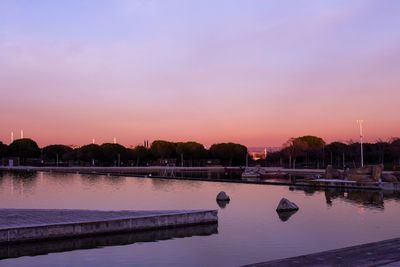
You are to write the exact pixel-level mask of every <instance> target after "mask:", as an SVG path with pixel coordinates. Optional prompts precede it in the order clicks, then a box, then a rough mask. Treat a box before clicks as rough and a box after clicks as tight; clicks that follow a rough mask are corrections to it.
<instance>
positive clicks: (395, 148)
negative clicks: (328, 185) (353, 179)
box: [263, 136, 400, 170]
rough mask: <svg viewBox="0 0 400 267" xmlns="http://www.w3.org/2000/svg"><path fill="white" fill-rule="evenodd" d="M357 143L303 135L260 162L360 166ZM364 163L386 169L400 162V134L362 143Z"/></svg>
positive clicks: (392, 167) (359, 149)
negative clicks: (328, 142)
mask: <svg viewBox="0 0 400 267" xmlns="http://www.w3.org/2000/svg"><path fill="white" fill-rule="evenodd" d="M360 147H361V146H360V143H357V142H353V141H349V142H347V143H343V142H332V143H330V144H327V143H326V142H325V141H324V140H323V139H322V138H320V137H317V136H302V137H297V138H291V139H289V140H288V141H287V142H286V143H285V144H284V145H283V147H282V149H281V150H279V151H276V152H273V153H270V154H268V156H267V158H266V159H265V161H264V162H263V163H264V164H265V165H266V166H284V167H288V168H318V169H319V168H325V167H326V166H327V165H332V166H333V167H335V168H339V169H344V168H346V167H350V168H356V167H359V165H360V162H361V148H360ZM363 152H364V163H365V164H383V165H384V166H385V169H387V170H396V169H399V166H400V138H392V139H391V140H388V141H382V140H379V141H377V142H376V143H365V144H363Z"/></svg>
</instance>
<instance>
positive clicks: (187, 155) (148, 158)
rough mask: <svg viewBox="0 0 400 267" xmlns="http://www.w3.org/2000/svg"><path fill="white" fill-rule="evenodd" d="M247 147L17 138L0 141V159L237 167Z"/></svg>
mask: <svg viewBox="0 0 400 267" xmlns="http://www.w3.org/2000/svg"><path fill="white" fill-rule="evenodd" d="M246 155H247V148H246V147H245V146H243V145H241V144H235V143H219V144H214V145H212V146H211V147H210V148H209V149H206V148H205V147H204V145H202V144H200V143H197V142H169V141H164V140H156V141H154V142H153V143H152V144H151V145H150V146H149V147H147V146H141V145H140V146H136V147H135V148H127V147H124V146H123V145H121V144H114V143H104V144H101V145H97V144H88V145H84V146H81V147H79V148H72V147H70V146H67V145H62V144H56V145H48V146H45V147H43V148H39V146H38V145H37V143H36V142H35V141H34V140H32V139H28V138H25V139H18V140H15V141H14V142H12V143H11V144H10V145H6V144H3V143H2V142H0V158H3V159H5V158H18V159H19V162H20V164H22V165H24V164H32V163H33V162H34V163H36V164H49V165H61V164H63V165H66V164H67V165H68V164H74V165H91V166H93V165H99V166H146V165H149V164H160V162H164V163H165V164H173V165H178V166H181V165H182V166H183V165H188V164H189V165H192V166H193V164H198V165H200V164H202V165H204V164H206V163H205V161H208V162H218V164H222V165H225V166H240V165H244V164H245V161H246Z"/></svg>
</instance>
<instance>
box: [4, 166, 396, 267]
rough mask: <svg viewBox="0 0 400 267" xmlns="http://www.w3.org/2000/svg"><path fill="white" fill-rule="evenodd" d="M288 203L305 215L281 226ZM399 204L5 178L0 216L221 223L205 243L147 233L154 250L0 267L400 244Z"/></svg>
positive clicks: (296, 192)
mask: <svg viewBox="0 0 400 267" xmlns="http://www.w3.org/2000/svg"><path fill="white" fill-rule="evenodd" d="M219 191H225V192H227V193H228V194H229V195H230V197H231V201H230V203H228V204H227V205H226V206H225V207H224V205H221V203H220V204H218V203H217V202H216V201H215V197H216V195H217V194H218V192H219ZM282 197H286V198H288V199H289V200H291V201H293V202H295V203H296V204H297V205H298V206H299V207H300V210H299V211H298V212H296V213H294V214H292V215H291V216H286V217H284V216H283V217H282V218H280V217H279V216H278V214H277V213H276V211H275V209H276V206H277V204H278V202H279V201H280V199H281V198H282ZM399 200H400V194H393V193H385V194H384V193H382V192H372V191H363V192H361V191H341V190H332V189H330V190H320V191H318V190H312V189H307V190H302V189H295V188H289V187H287V186H272V185H259V184H239V183H221V182H207V181H188V180H173V179H154V178H135V177H114V176H101V175H82V174H57V173H45V172H37V173H36V172H34V173H9V172H3V173H0V208H40V209H46V208H51V209H95V210H161V209H166V210H171V209H217V210H218V217H219V223H218V228H217V229H214V230H212V231H211V232H209V233H208V234H204V233H203V230H204V229H197V230H196V229H194V230H193V229H187V230H184V231H183V232H185V233H184V234H182V233H172V234H171V233H160V232H158V233H151V236H152V238H153V236H165V235H166V236H167V238H154V240H155V241H154V242H148V241H151V240H153V239H152V238H150V239H148V237H145V238H137V237H135V238H136V239H135V240H137V242H136V241H135V242H134V243H133V242H120V243H118V242H116V243H113V240H115V237H113V236H110V237H107V236H105V237H102V241H101V243H100V244H108V245H101V246H94V247H93V248H90V247H84V248H81V249H76V250H72V251H64V252H57V253H49V254H46V255H37V256H29V257H28V256H24V257H19V258H13V259H3V260H1V261H0V266H30V267H31V266H132V265H137V266H240V265H244V264H251V263H256V262H260V261H268V260H273V259H279V258H285V257H292V256H298V255H302V254H308V253H313V252H318V251H323V250H328V249H335V248H341V247H345V246H351V245H357V244H362V243H367V242H373V241H381V240H384V239H389V238H395V237H400V216H399V214H400V202H399ZM205 231H206V232H207V231H208V230H207V229H206V230H205ZM199 233H200V234H199ZM201 233H203V234H201ZM149 235H150V234H149ZM180 235H182V236H180ZM125 237H126V236H125ZM108 238H109V239H110V240H107V239H108ZM146 238H147V239H146Z"/></svg>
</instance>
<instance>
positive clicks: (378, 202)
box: [291, 187, 400, 209]
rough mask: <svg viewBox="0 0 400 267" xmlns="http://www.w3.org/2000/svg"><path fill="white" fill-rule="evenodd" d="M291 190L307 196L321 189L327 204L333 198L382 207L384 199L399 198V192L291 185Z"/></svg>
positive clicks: (370, 206) (369, 206) (373, 207)
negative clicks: (301, 192)
mask: <svg viewBox="0 0 400 267" xmlns="http://www.w3.org/2000/svg"><path fill="white" fill-rule="evenodd" d="M291 190H296V191H303V192H304V194H305V195H307V196H312V195H314V194H315V193H316V192H321V191H322V192H324V193H325V200H326V204H327V205H328V206H332V205H333V204H334V200H336V199H339V200H343V201H345V202H349V203H352V204H357V205H361V206H364V207H366V208H372V209H384V201H385V199H386V200H389V199H397V200H400V194H399V193H398V192H384V191H372V190H357V189H340V188H327V189H318V188H312V187H291Z"/></svg>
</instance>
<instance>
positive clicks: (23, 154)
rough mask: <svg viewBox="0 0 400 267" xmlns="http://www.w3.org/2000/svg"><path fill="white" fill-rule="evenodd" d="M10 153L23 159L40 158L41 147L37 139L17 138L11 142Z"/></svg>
mask: <svg viewBox="0 0 400 267" xmlns="http://www.w3.org/2000/svg"><path fill="white" fill-rule="evenodd" d="M9 155H10V156H12V157H19V158H20V159H21V160H22V161H24V160H25V159H27V158H39V157H40V149H39V147H38V145H37V144H36V142H35V141H33V140H32V139H28V138H23V139H18V140H15V141H14V142H12V143H11V144H10V147H9Z"/></svg>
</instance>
